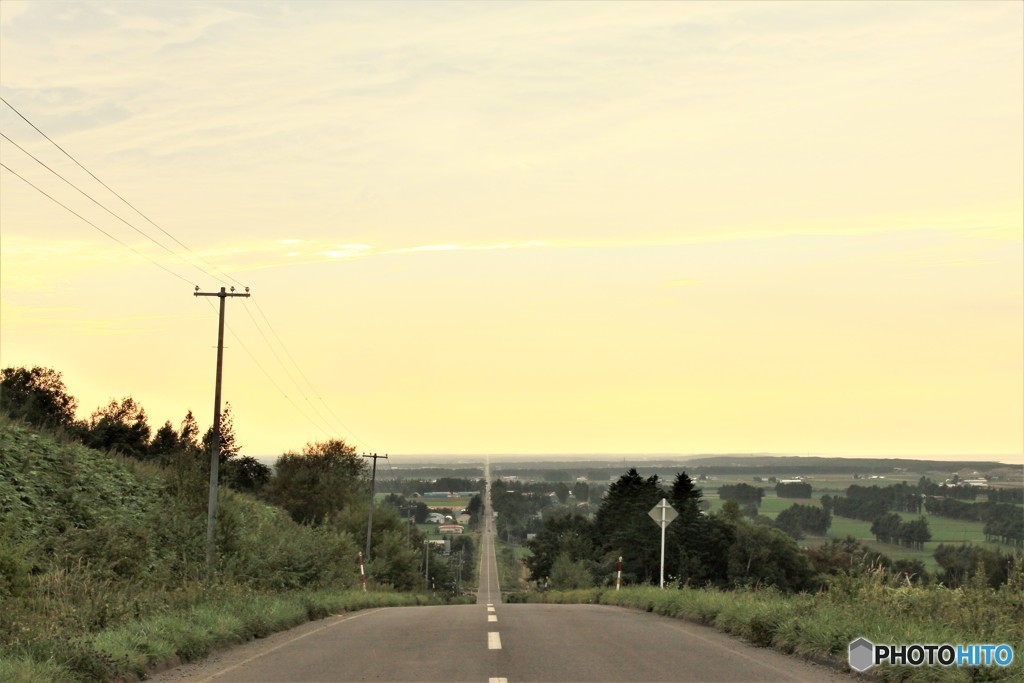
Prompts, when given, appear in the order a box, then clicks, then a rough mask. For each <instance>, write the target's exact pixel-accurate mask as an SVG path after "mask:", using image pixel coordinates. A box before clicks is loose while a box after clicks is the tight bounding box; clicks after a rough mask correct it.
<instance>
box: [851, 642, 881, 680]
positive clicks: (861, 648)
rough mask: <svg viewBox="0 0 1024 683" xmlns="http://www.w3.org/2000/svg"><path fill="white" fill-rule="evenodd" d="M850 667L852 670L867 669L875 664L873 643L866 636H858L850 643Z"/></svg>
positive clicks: (861, 670)
mask: <svg viewBox="0 0 1024 683" xmlns="http://www.w3.org/2000/svg"><path fill="white" fill-rule="evenodd" d="M849 662H850V668H851V669H853V670H854V671H858V672H863V671H867V670H868V669H870V668H871V667H873V666H874V665H875V644H874V643H872V642H871V641H870V640H868V639H867V638H858V639H857V640H855V641H853V642H852V643H850V658H849Z"/></svg>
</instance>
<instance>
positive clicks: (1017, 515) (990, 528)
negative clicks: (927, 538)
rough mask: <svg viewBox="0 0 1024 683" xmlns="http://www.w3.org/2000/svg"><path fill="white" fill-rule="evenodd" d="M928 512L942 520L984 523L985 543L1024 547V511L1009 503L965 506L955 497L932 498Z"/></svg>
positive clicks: (969, 504) (968, 504) (926, 503)
mask: <svg viewBox="0 0 1024 683" xmlns="http://www.w3.org/2000/svg"><path fill="white" fill-rule="evenodd" d="M925 509H926V510H927V511H928V512H929V513H931V514H933V515H939V516H940V517H949V518H951V519H962V520H965V521H970V522H984V523H985V529H984V531H985V540H998V541H1000V542H1001V543H1006V544H1007V545H1016V546H1024V510H1022V509H1021V508H1020V506H1018V505H1011V504H1009V503H994V502H991V501H989V502H985V503H965V502H963V501H960V500H954V499H952V498H929V499H928V500H927V501H926V502H925Z"/></svg>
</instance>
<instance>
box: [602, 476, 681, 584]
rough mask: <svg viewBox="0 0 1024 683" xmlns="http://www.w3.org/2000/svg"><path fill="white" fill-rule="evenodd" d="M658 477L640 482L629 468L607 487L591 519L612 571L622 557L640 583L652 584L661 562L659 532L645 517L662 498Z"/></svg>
mask: <svg viewBox="0 0 1024 683" xmlns="http://www.w3.org/2000/svg"><path fill="white" fill-rule="evenodd" d="M664 495H665V494H664V491H662V489H661V484H660V482H659V480H658V475H656V474H655V475H652V476H650V477H648V478H646V479H645V478H643V477H641V476H640V474H639V473H638V472H637V471H636V469H635V468H631V469H630V470H629V471H628V472H626V473H625V474H623V475H622V476H621V477H619V479H618V480H617V481H615V482H613V483H612V485H611V486H609V487H608V494H607V495H606V496H605V498H604V501H603V502H602V504H601V507H600V508H598V510H597V514H596V515H595V517H594V527H595V533H596V539H597V543H598V544H599V546H600V547H601V549H602V550H603V551H604V556H603V560H604V563H605V565H606V566H607V567H608V568H609V569H611V567H612V566H613V565H614V563H615V562H616V560H617V558H618V556H620V555H621V556H622V558H623V562H624V564H625V567H626V568H627V569H626V570H625V571H627V572H628V573H630V574H633V575H635V576H636V578H637V580H639V581H643V582H650V581H653V580H654V578H655V576H657V574H658V572H659V567H660V560H661V531H660V529H659V528H658V525H657V524H655V523H654V522H653V521H652V520H651V518H650V517H649V516H648V512H650V510H651V508H653V507H654V506H655V505H657V504H658V502H659V501H660V500H661V499H662V498H663V497H664Z"/></svg>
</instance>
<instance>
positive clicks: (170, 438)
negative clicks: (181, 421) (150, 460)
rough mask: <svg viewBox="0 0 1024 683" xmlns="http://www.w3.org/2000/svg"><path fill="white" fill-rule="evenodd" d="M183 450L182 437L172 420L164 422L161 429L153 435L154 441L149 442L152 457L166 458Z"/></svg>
mask: <svg viewBox="0 0 1024 683" xmlns="http://www.w3.org/2000/svg"><path fill="white" fill-rule="evenodd" d="M180 450H181V439H180V438H179V437H178V432H177V431H175V429H174V426H173V425H172V424H171V421H170V420H167V421H166V422H164V424H163V426H161V427H160V429H158V430H156V434H154V435H153V441H151V442H150V444H149V455H150V457H156V458H159V459H160V460H166V459H167V457H168V456H170V455H171V454H172V453H177V452H179V451H180Z"/></svg>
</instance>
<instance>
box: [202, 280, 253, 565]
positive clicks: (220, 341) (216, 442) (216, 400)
mask: <svg viewBox="0 0 1024 683" xmlns="http://www.w3.org/2000/svg"><path fill="white" fill-rule="evenodd" d="M195 296H216V297H219V298H220V320H219V321H218V324H217V383H216V388H215V389H214V392H213V443H212V444H211V447H210V503H209V506H208V507H207V516H206V578H207V580H209V579H210V578H211V577H212V576H213V539H214V531H215V529H216V526H217V476H218V473H219V471H220V385H221V375H222V374H223V370H224V302H225V300H227V298H228V297H229V296H245V297H247V296H249V288H248V287H246V288H245V292H244V293H242V292H235V288H234V287H232V288H231V291H230V292H228V291H225V289H224V288H223V287H221V288H220V291H219V292H200V291H199V287H198V285H197V286H196V291H195Z"/></svg>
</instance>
